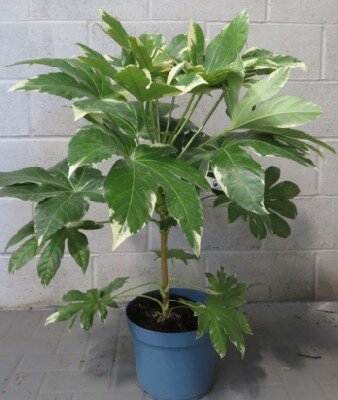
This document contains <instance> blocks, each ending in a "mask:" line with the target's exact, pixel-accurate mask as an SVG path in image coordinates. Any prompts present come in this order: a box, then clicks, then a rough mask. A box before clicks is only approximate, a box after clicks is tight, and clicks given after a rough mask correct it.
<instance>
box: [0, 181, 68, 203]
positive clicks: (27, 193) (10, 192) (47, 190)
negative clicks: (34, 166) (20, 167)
mask: <svg viewBox="0 0 338 400" xmlns="http://www.w3.org/2000/svg"><path fill="white" fill-rule="evenodd" d="M68 192H69V190H62V189H60V188H59V187H55V186H52V185H37V184H35V183H21V184H18V185H12V186H6V187H4V188H2V189H0V197H15V198H17V199H20V200H25V201H34V202H39V201H42V200H44V199H47V198H49V197H53V196H56V195H60V194H64V193H68Z"/></svg>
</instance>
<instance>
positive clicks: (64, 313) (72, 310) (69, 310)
mask: <svg viewBox="0 0 338 400" xmlns="http://www.w3.org/2000/svg"><path fill="white" fill-rule="evenodd" d="M81 309H82V304H81V303H74V304H70V305H68V306H65V307H62V308H60V309H59V310H58V311H57V312H55V313H54V314H52V315H50V316H49V317H48V318H47V319H46V322H45V325H48V324H52V323H54V322H63V321H67V320H68V319H70V318H73V317H74V315H76V314H77V313H78V312H79V311H80V310H81Z"/></svg>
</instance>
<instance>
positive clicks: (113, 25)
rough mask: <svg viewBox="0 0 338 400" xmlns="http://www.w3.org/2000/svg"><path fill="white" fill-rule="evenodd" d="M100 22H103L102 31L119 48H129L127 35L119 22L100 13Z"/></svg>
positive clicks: (105, 13)
mask: <svg viewBox="0 0 338 400" xmlns="http://www.w3.org/2000/svg"><path fill="white" fill-rule="evenodd" d="M101 17H102V21H103V22H104V24H103V26H102V29H103V31H104V32H105V33H107V34H108V35H109V36H110V37H111V38H112V39H113V40H115V42H116V43H118V44H119V45H120V46H121V47H124V48H129V41H128V33H127V32H126V30H125V29H124V28H123V26H122V24H121V22H120V21H118V20H117V19H116V18H114V17H112V16H111V15H109V14H108V13H107V12H105V11H102V12H101Z"/></svg>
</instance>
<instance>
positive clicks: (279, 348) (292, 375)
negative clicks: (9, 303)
mask: <svg viewBox="0 0 338 400" xmlns="http://www.w3.org/2000/svg"><path fill="white" fill-rule="evenodd" d="M336 311H337V313H336ZM246 312H247V315H248V318H249V320H250V322H251V324H252V327H253V330H254V336H252V337H249V339H248V341H247V354H246V357H245V358H244V360H243V361H242V360H241V359H240V357H239V356H238V354H237V353H236V352H235V351H232V349H231V350H230V351H229V354H228V356H227V357H226V359H225V360H223V361H222V362H220V365H219V372H218V376H217V379H216V383H215V386H214V389H213V391H212V392H211V393H210V394H209V395H208V396H207V397H206V398H205V399H206V400H244V399H245V400H246V399H254V400H256V399H257V400H286V399H288V400H303V399H304V400H305V399H306V400H322V399H323V400H324V399H325V400H337V399H338V303H273V304H262V303H260V304H248V305H246ZM48 314H49V312H46V311H27V312H5V311H3V312H0V399H1V400H31V399H34V400H35V399H37V400H146V399H148V397H147V396H146V395H145V394H143V393H142V392H141V391H140V390H139V389H138V387H137V384H136V380H135V370H134V363H133V351H132V345H131V341H130V337H129V335H128V333H127V328H126V323H125V319H124V317H123V314H120V313H118V312H117V313H115V314H114V316H113V317H112V318H111V319H110V320H109V322H108V323H107V324H106V325H105V326H100V325H98V326H97V327H95V328H94V329H93V330H92V332H91V333H89V334H88V333H84V332H83V331H81V330H80V329H79V328H78V327H74V328H73V330H72V332H71V333H69V331H68V329H67V326H66V325H64V324H57V325H52V326H49V327H46V328H45V327H44V318H45V317H46V315H48Z"/></svg>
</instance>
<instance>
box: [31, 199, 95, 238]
mask: <svg viewBox="0 0 338 400" xmlns="http://www.w3.org/2000/svg"><path fill="white" fill-rule="evenodd" d="M88 207H89V205H88V203H87V202H86V201H85V200H84V198H83V195H82V194H81V193H74V192H69V193H68V194H63V195H61V196H55V197H52V198H50V199H47V200H44V201H43V202H41V203H39V204H38V205H37V207H36V209H35V216H34V221H35V231H36V235H37V237H38V239H39V240H40V241H41V240H42V239H43V238H45V237H47V236H49V235H51V234H53V233H54V232H56V231H58V230H59V229H60V228H62V227H63V226H64V225H65V224H66V223H68V222H72V221H77V220H79V219H81V218H82V217H83V216H84V214H85V213H86V211H87V210H88Z"/></svg>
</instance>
